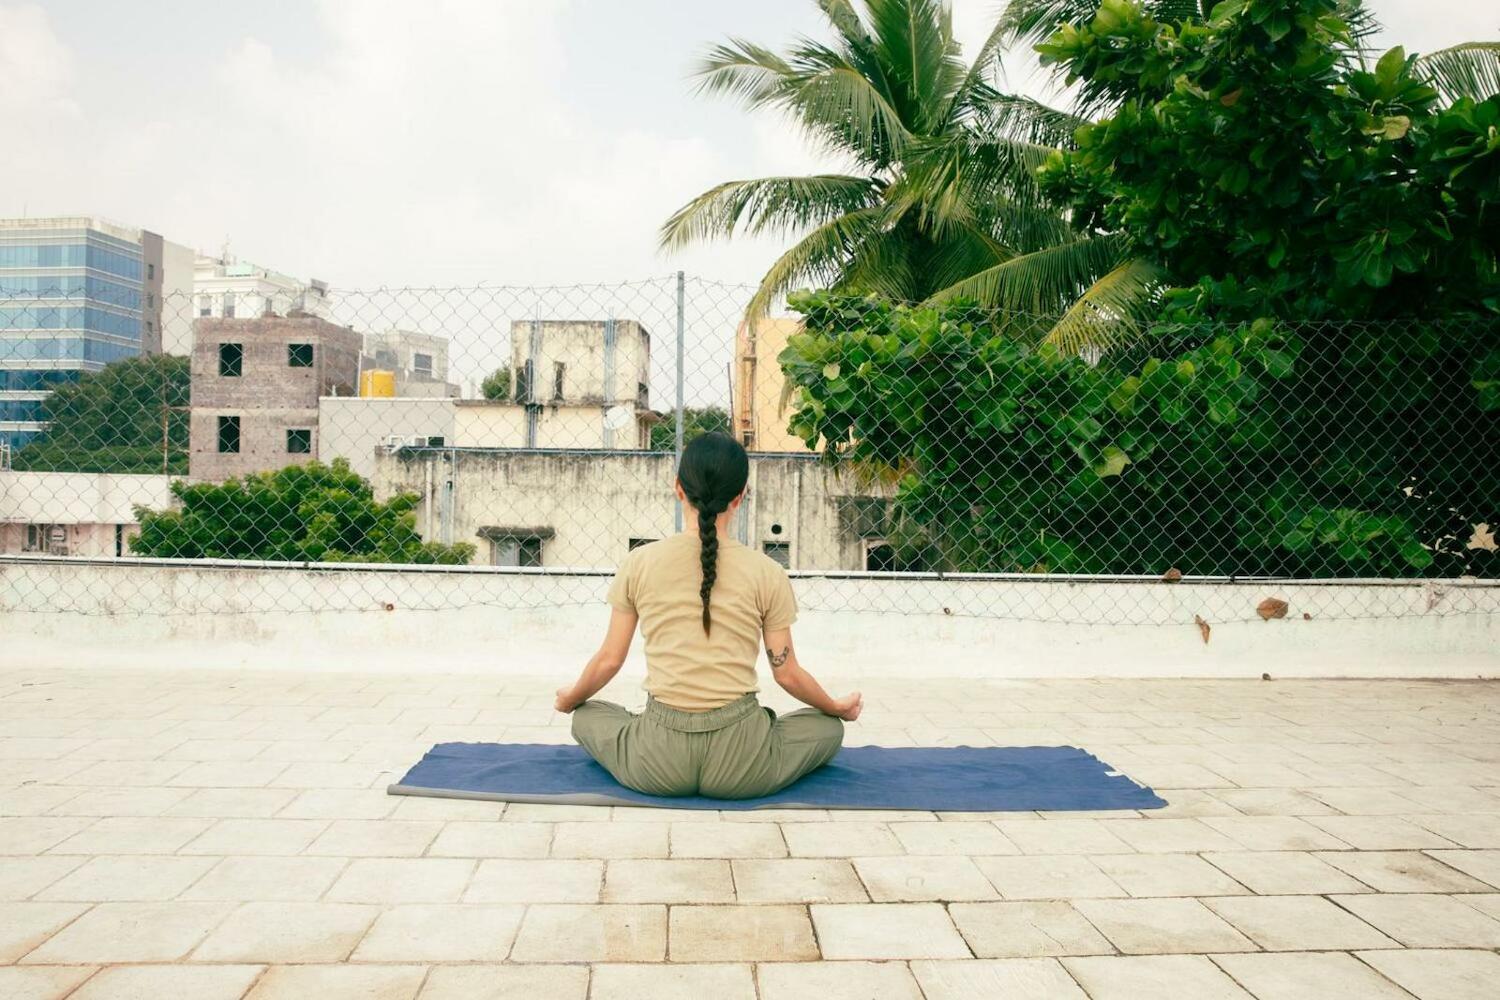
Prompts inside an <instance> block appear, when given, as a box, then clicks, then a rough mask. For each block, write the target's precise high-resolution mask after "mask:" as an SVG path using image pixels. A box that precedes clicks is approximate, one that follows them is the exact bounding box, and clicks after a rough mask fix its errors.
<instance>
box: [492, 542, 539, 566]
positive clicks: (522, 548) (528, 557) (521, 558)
mask: <svg viewBox="0 0 1500 1000" xmlns="http://www.w3.org/2000/svg"><path fill="white" fill-rule="evenodd" d="M490 564H491V565H494V566H540V565H541V564H542V540H541V539H540V538H539V537H537V536H536V535H527V536H524V537H517V536H508V537H503V538H492V539H490Z"/></svg>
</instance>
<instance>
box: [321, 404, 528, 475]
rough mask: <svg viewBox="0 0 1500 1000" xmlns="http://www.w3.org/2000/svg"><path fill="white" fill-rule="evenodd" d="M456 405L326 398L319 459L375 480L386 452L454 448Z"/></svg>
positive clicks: (322, 417) (323, 408) (322, 411)
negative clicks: (379, 457) (342, 461)
mask: <svg viewBox="0 0 1500 1000" xmlns="http://www.w3.org/2000/svg"><path fill="white" fill-rule="evenodd" d="M457 403H458V401H457V400H454V399H446V398H442V397H437V398H429V399H423V398H411V397H406V398H403V397H399V396H397V397H390V396H324V397H323V398H322V399H320V400H318V429H319V438H320V440H319V442H318V444H319V448H318V457H319V459H321V460H322V461H324V462H332V461H333V460H334V459H336V458H342V459H346V460H347V461H348V462H349V467H350V468H351V469H353V470H354V471H355V472H357V473H359V474H360V475H361V476H364V477H365V478H366V479H370V478H372V477H373V476H374V475H375V463H376V456H377V455H378V454H380V453H381V452H386V451H393V450H396V449H399V448H410V447H443V446H445V445H448V444H450V443H452V442H453V440H454V426H455V422H456V412H457V408H458V407H457ZM513 409H517V407H513Z"/></svg>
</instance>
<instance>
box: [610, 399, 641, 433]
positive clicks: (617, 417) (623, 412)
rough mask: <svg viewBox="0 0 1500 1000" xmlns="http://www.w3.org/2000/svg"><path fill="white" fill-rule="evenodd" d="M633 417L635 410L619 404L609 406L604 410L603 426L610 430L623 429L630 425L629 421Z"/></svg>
mask: <svg viewBox="0 0 1500 1000" xmlns="http://www.w3.org/2000/svg"><path fill="white" fill-rule="evenodd" d="M634 417H635V411H633V410H632V409H631V408H630V407H628V406H625V405H624V404H621V405H619V406H611V407H610V408H609V409H607V410H605V411H604V426H605V427H607V428H608V429H610V430H612V431H618V430H623V429H624V428H626V427H629V426H630V421H631V420H632V419H633V418H634Z"/></svg>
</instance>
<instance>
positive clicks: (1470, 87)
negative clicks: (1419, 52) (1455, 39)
mask: <svg viewBox="0 0 1500 1000" xmlns="http://www.w3.org/2000/svg"><path fill="white" fill-rule="evenodd" d="M1417 71H1418V72H1420V73H1421V74H1422V75H1423V76H1425V77H1426V78H1427V81H1428V82H1429V83H1431V84H1432V85H1433V86H1434V87H1436V88H1437V89H1438V93H1440V94H1442V95H1443V98H1444V100H1447V101H1449V102H1452V101H1456V100H1458V99H1459V98H1460V97H1467V98H1470V99H1472V100H1474V101H1476V102H1477V101H1485V100H1488V99H1489V98H1491V97H1493V96H1495V95H1496V94H1500V42H1465V43H1463V44H1462V45H1454V46H1451V47H1449V48H1446V49H1439V50H1438V51H1436V52H1429V53H1427V54H1426V55H1424V56H1419V57H1418V58H1417Z"/></svg>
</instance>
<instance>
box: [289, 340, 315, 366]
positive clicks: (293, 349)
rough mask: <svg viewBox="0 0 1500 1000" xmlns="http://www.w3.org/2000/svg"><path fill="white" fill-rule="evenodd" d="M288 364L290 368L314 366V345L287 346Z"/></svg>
mask: <svg viewBox="0 0 1500 1000" xmlns="http://www.w3.org/2000/svg"><path fill="white" fill-rule="evenodd" d="M286 364H287V367H288V368H311V367H312V366H313V345H311V344H287V345H286Z"/></svg>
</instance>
